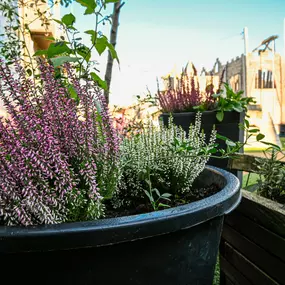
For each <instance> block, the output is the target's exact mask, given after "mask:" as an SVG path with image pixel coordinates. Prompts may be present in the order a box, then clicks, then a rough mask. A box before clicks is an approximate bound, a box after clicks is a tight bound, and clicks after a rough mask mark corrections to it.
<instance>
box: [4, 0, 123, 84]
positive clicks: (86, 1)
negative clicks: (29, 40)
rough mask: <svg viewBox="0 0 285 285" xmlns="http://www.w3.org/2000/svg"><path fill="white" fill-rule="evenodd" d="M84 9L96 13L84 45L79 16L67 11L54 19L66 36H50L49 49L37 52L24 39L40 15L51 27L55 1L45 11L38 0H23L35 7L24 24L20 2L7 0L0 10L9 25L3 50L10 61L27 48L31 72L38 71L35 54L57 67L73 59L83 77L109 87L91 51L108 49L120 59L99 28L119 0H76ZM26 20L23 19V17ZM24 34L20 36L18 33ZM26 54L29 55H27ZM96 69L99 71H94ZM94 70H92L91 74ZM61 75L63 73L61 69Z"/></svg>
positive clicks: (44, 24)
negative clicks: (92, 26)
mask: <svg viewBox="0 0 285 285" xmlns="http://www.w3.org/2000/svg"><path fill="white" fill-rule="evenodd" d="M76 2H77V3H79V4H80V5H81V6H83V7H84V8H86V9H85V12H84V15H89V16H92V17H93V21H92V22H93V23H94V28H93V29H90V30H87V31H85V32H84V33H86V34H88V35H90V43H89V44H87V45H85V44H83V42H82V37H81V36H80V35H81V33H82V32H81V31H79V30H78V29H77V28H76V26H75V24H76V17H75V16H74V15H73V14H72V13H69V14H66V15H64V16H63V17H62V18H61V19H53V20H54V21H55V22H56V23H57V24H59V25H60V26H61V28H62V29H63V31H64V36H61V37H60V38H58V39H54V38H51V37H47V38H46V40H49V41H53V42H52V43H51V44H50V45H49V47H48V49H47V50H38V51H37V52H36V53H35V54H34V55H30V54H29V50H28V48H27V46H26V43H25V36H26V35H28V34H29V33H30V30H29V26H30V24H31V23H33V22H34V20H35V19H40V21H41V23H42V25H43V26H45V27H48V26H49V25H50V21H51V18H50V16H49V13H50V12H51V9H52V7H53V5H55V2H53V1H51V6H50V8H48V9H47V11H42V8H39V7H38V6H37V2H35V3H33V4H31V7H30V6H28V5H30V4H29V2H28V1H27V0H24V1H23V2H21V3H20V4H19V5H20V7H25V9H27V8H28V7H29V9H32V10H33V11H34V15H35V19H29V20H28V21H27V19H25V25H24V27H23V25H22V24H21V21H20V20H21V17H22V16H21V15H18V14H17V11H18V9H17V4H14V3H13V1H11V0H8V1H7V2H5V3H0V12H2V13H3V15H4V17H5V18H6V20H7V26H5V37H6V38H5V40H4V41H3V42H2V43H0V53H1V55H2V56H4V57H5V58H6V59H8V61H11V62H12V61H14V60H15V58H19V57H21V56H22V54H21V51H23V50H24V52H23V53H25V55H26V56H28V57H29V62H26V66H28V67H29V69H30V70H31V71H32V73H31V75H32V74H34V73H35V71H36V66H34V65H33V58H32V56H35V57H37V56H41V57H46V58H48V59H50V61H51V63H52V64H54V66H55V67H59V66H61V65H63V64H64V63H66V62H72V63H73V64H74V65H75V67H76V70H78V76H79V77H81V78H88V77H89V78H91V79H93V80H94V81H95V82H97V84H98V86H99V87H101V88H103V89H105V90H107V84H106V82H105V81H104V80H102V79H101V78H100V76H99V75H97V73H98V70H97V69H96V68H94V67H95V64H96V61H95V60H91V56H92V52H93V51H97V54H98V56H100V55H102V54H103V53H104V52H105V51H109V52H110V54H111V56H112V57H113V58H114V59H116V60H117V61H118V62H119V59H118V55H117V53H116V51H115V49H114V46H113V45H112V44H111V43H110V42H109V40H108V38H107V37H106V36H105V35H104V34H103V33H102V31H100V27H101V25H105V23H106V22H110V19H111V15H104V13H103V11H104V10H106V9H107V6H108V5H110V4H113V3H115V2H117V1H116V0H100V1H96V0H76ZM70 3H71V0H62V1H61V4H62V5H65V6H68V5H69V4H70ZM22 20H23V19H22ZM19 33H20V34H21V38H23V40H20V38H19V37H18V34H19ZM26 58H27V57H26ZM95 71H96V73H95ZM91 73H92V74H91ZM59 76H60V73H59Z"/></svg>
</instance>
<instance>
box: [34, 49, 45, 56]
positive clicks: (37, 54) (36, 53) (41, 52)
mask: <svg viewBox="0 0 285 285" xmlns="http://www.w3.org/2000/svg"><path fill="white" fill-rule="evenodd" d="M40 55H47V50H37V51H36V52H35V53H34V56H40Z"/></svg>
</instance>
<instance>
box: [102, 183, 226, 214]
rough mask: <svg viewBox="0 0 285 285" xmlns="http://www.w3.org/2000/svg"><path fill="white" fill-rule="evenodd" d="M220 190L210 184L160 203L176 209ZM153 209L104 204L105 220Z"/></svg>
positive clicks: (144, 206) (147, 204)
mask: <svg viewBox="0 0 285 285" xmlns="http://www.w3.org/2000/svg"><path fill="white" fill-rule="evenodd" d="M220 190H221V189H220V188H219V186H218V185H217V184H214V183H213V184H211V185H210V186H208V187H204V188H196V189H193V190H192V191H191V192H189V193H186V194H185V195H184V196H180V197H179V199H174V200H171V201H170V202H167V201H164V200H162V201H161V202H162V203H164V204H167V205H169V206H170V207H177V206H181V205H184V204H188V203H191V202H195V201H198V200H202V199H204V198H207V197H209V196H211V195H214V194H216V193H217V192H219V191H220ZM163 209H166V208H160V210H163ZM152 211H153V208H152V206H151V205H150V203H145V204H140V205H138V206H137V207H136V208H134V209H114V208H113V207H112V206H111V205H110V204H106V211H105V214H106V216H105V217H106V218H116V217H123V216H131V215H137V214H143V213H148V212H152Z"/></svg>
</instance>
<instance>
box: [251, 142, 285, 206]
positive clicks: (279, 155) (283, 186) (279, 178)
mask: <svg viewBox="0 0 285 285" xmlns="http://www.w3.org/2000/svg"><path fill="white" fill-rule="evenodd" d="M264 155H265V157H266V158H267V159H262V158H256V167H257V169H258V171H257V174H258V175H259V179H258V185H257V186H258V188H257V193H258V194H259V195H260V196H263V197H265V198H268V199H271V200H273V201H276V202H279V203H282V204H285V165H284V164H282V163H281V160H282V159H284V158H285V154H284V153H283V152H282V150H281V149H280V148H277V147H269V148H268V149H267V150H266V151H264Z"/></svg>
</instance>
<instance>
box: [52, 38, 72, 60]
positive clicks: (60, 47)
mask: <svg viewBox="0 0 285 285" xmlns="http://www.w3.org/2000/svg"><path fill="white" fill-rule="evenodd" d="M63 53H68V54H70V53H71V49H70V48H69V47H68V46H67V45H66V43H64V42H57V43H51V44H50V45H49V48H48V51H47V55H48V57H49V58H52V57H54V56H56V55H60V54H63Z"/></svg>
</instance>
